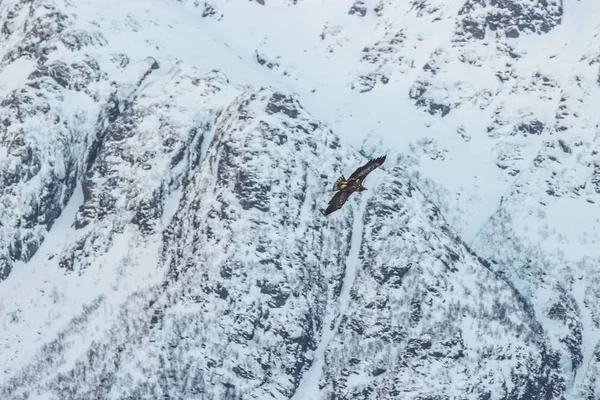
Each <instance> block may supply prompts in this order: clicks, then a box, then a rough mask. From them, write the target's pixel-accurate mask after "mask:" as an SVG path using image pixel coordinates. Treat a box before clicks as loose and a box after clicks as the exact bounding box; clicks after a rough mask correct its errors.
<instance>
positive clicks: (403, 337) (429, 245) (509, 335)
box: [321, 176, 564, 399]
mask: <svg viewBox="0 0 600 400" xmlns="http://www.w3.org/2000/svg"><path fill="white" fill-rule="evenodd" d="M376 190H377V194H376V195H374V196H372V197H371V198H370V200H369V202H368V203H367V207H366V212H365V215H364V230H363V240H362V243H361V246H360V253H359V255H358V262H359V266H358V269H357V271H358V275H357V278H356V281H357V282H360V283H358V284H356V285H355V286H354V287H353V288H352V290H351V301H350V306H349V309H348V311H347V312H346V313H345V314H344V316H343V318H342V321H341V324H340V327H339V328H338V331H337V335H336V337H335V339H334V341H333V342H332V344H331V346H330V348H329V349H328V350H327V362H326V369H325V373H324V376H323V380H322V382H321V386H322V387H323V390H324V394H323V397H322V398H332V397H333V398H364V399H367V398H398V397H401V398H406V399H424V398H431V399H433V398H439V397H438V396H440V395H441V396H442V398H470V397H472V398H487V399H533V398H536V399H552V398H560V395H561V393H562V392H563V390H564V383H563V382H562V378H561V377H560V374H559V373H558V372H559V371H558V365H557V353H556V352H555V351H553V350H551V349H549V348H548V345H547V343H546V342H545V339H544V336H543V334H542V329H541V326H540V325H539V324H538V322H537V321H536V320H535V315H534V314H533V312H532V310H531V309H530V307H529V305H528V304H527V301H526V300H525V299H524V298H522V297H521V296H520V294H519V293H518V292H517V291H516V290H515V289H514V288H513V287H512V286H511V285H510V284H508V283H507V282H506V281H504V280H503V279H502V278H501V277H499V276H497V275H496V274H494V273H493V272H492V271H490V270H489V269H488V268H487V266H486V265H485V264H482V263H481V260H480V259H478V257H477V256H476V255H475V254H473V253H472V252H471V251H470V250H469V248H468V247H466V246H465V245H464V244H463V243H462V242H461V240H460V239H459V238H457V237H456V236H455V235H454V234H453V233H452V231H451V230H450V229H449V227H448V226H447V224H446V223H445V221H444V220H443V218H442V217H441V215H440V213H439V210H437V208H436V207H433V206H432V205H430V204H428V202H427V201H426V200H425V199H424V197H423V195H422V194H421V193H420V192H419V191H418V190H417V189H416V188H415V187H414V186H413V185H412V184H411V183H410V182H409V181H407V180H406V179H404V178H402V177H400V176H396V177H394V176H389V177H387V179H382V181H381V183H380V184H379V185H378V186H377V188H376Z"/></svg>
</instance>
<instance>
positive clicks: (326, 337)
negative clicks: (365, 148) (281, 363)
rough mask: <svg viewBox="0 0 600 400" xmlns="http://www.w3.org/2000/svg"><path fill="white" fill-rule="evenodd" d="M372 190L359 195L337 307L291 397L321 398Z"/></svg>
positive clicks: (350, 285)
mask: <svg viewBox="0 0 600 400" xmlns="http://www.w3.org/2000/svg"><path fill="white" fill-rule="evenodd" d="M372 182H373V185H372V187H373V188H376V187H377V184H378V183H379V180H378V179H373V181H372ZM372 193H373V191H371V190H368V191H366V192H363V193H362V194H360V196H361V197H360V203H359V204H358V212H354V220H353V224H352V242H351V245H350V251H349V252H348V258H347V260H346V271H345V273H344V282H343V284H342V290H341V292H340V296H339V299H338V302H339V306H338V307H339V308H338V309H337V310H335V309H331V310H330V311H329V312H328V313H327V317H326V318H325V320H324V323H323V330H324V331H323V334H322V335H321V340H320V342H319V345H318V347H317V350H316V351H315V355H314V358H313V362H312V365H311V367H310V369H309V370H308V371H307V372H306V373H305V374H304V376H303V377H302V381H301V382H300V385H298V389H296V392H295V393H294V396H293V397H292V399H293V400H316V399H318V398H319V397H320V396H319V394H320V389H319V380H320V379H321V376H322V373H323V365H324V363H325V351H326V350H327V347H328V346H329V342H331V340H332V339H333V337H334V336H335V332H336V330H337V329H338V327H339V325H340V321H341V320H342V317H343V316H344V314H345V313H346V311H347V310H348V306H349V305H350V290H351V289H352V287H353V286H354V281H355V279H356V273H357V269H358V265H359V263H360V262H359V259H358V256H359V254H360V247H361V245H362V236H363V218H364V214H365V207H366V205H367V202H368V201H369V199H370V198H371V195H372ZM346 211H347V210H346Z"/></svg>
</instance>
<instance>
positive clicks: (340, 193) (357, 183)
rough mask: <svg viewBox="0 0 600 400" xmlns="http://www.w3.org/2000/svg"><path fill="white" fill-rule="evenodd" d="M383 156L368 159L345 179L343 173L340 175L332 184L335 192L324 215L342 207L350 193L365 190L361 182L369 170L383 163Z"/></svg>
mask: <svg viewBox="0 0 600 400" xmlns="http://www.w3.org/2000/svg"><path fill="white" fill-rule="evenodd" d="M385 157H386V156H383V157H379V158H375V159H373V160H370V161H369V162H368V163H366V164H365V165H363V166H362V167H359V168H357V170H356V171H354V172H353V173H352V175H350V178H348V179H347V180H346V178H344V175H342V176H340V177H339V178H338V179H337V181H335V183H334V184H333V191H334V192H337V193H336V194H335V195H333V197H332V198H331V200H329V205H328V206H327V209H326V210H325V212H324V215H329V214H331V213H332V212H334V211H336V210H339V209H340V208H342V206H343V205H344V203H345V202H346V200H348V197H350V195H351V194H352V193H354V192H363V191H365V190H367V188H366V187H364V186H363V185H362V182H363V181H364V180H365V178H366V177H367V175H369V173H370V172H371V171H373V170H374V169H375V168H377V167H379V166H380V165H381V164H383V162H384V161H385Z"/></svg>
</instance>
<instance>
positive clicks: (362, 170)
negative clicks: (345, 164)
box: [348, 156, 387, 182]
mask: <svg viewBox="0 0 600 400" xmlns="http://www.w3.org/2000/svg"><path fill="white" fill-rule="evenodd" d="M385 157H387V156H383V157H379V158H376V159H374V160H371V161H369V162H368V163H366V164H365V165H363V166H362V167H359V168H358V169H357V170H356V171H354V172H353V173H352V175H350V178H348V179H353V178H354V179H358V180H359V181H360V182H362V181H363V180H364V179H365V178H366V177H367V175H369V173H370V172H371V171H373V170H374V169H375V168H377V167H379V166H380V165H381V164H383V162H384V161H385Z"/></svg>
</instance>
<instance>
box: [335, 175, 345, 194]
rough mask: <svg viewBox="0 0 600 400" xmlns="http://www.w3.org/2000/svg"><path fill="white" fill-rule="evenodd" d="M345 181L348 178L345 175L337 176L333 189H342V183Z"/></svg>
mask: <svg viewBox="0 0 600 400" xmlns="http://www.w3.org/2000/svg"><path fill="white" fill-rule="evenodd" d="M344 182H346V178H344V175H342V176H340V177H339V178H337V181H335V183H334V184H333V191H334V192H335V191H337V190H341V189H342V187H341V186H342V183H344Z"/></svg>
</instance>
